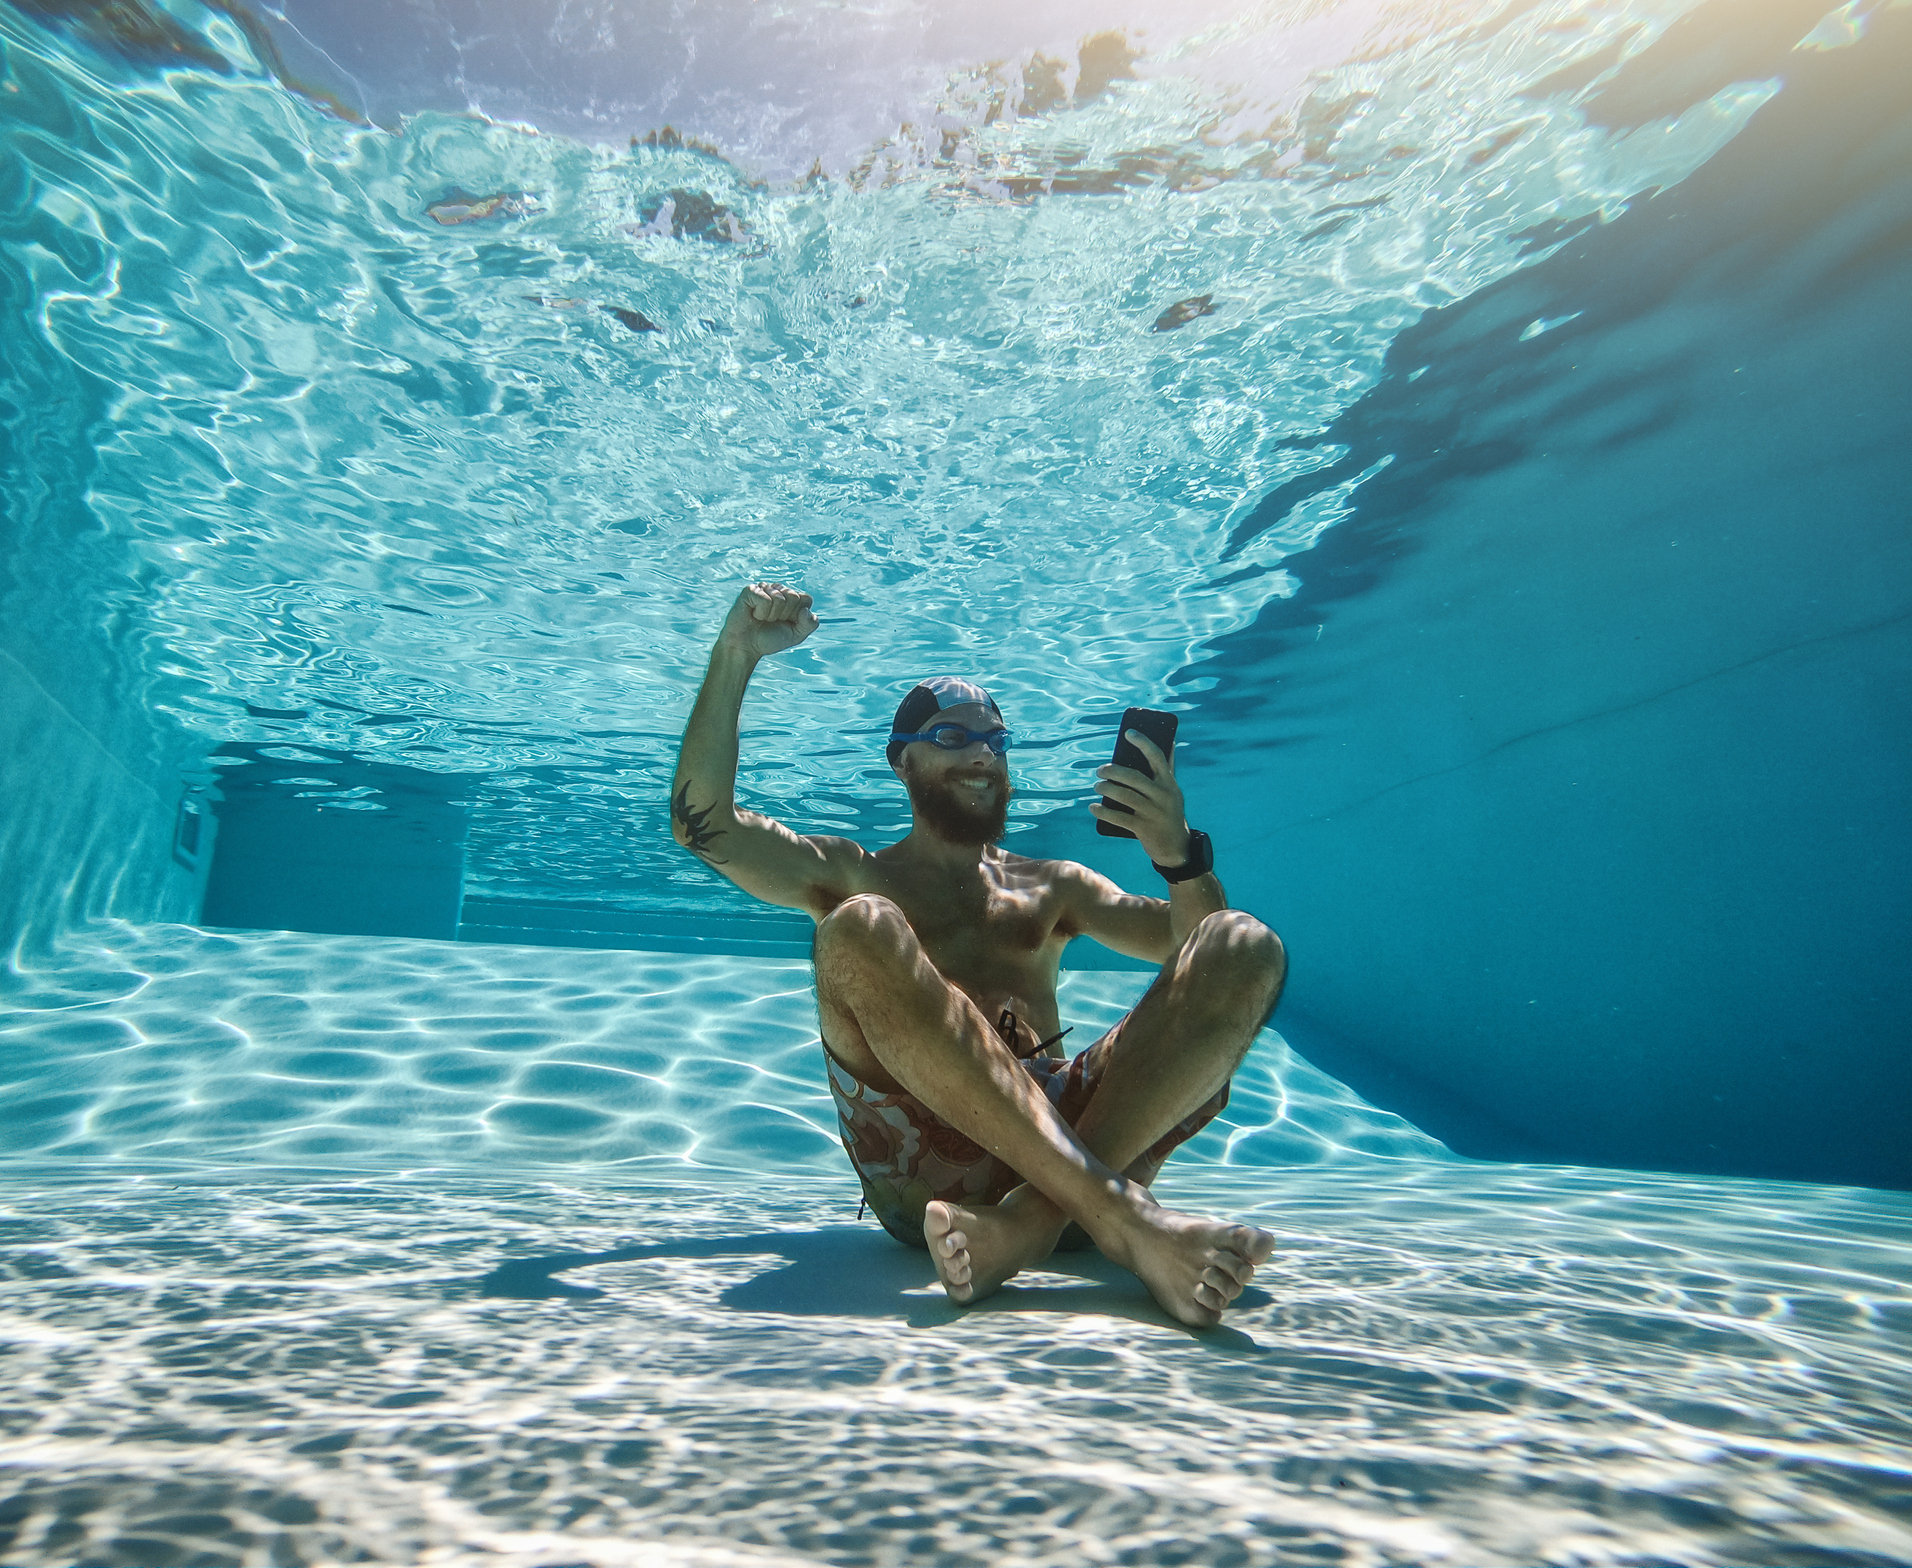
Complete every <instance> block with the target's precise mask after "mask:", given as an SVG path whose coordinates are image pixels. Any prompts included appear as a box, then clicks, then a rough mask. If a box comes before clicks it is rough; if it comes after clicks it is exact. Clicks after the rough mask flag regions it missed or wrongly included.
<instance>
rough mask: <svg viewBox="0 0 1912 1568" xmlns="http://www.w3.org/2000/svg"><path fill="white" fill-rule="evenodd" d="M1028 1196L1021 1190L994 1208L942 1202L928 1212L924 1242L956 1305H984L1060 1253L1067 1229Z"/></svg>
mask: <svg viewBox="0 0 1912 1568" xmlns="http://www.w3.org/2000/svg"><path fill="white" fill-rule="evenodd" d="M1028 1190H1029V1189H1027V1188H1026V1187H1018V1188H1017V1189H1016V1190H1015V1191H1014V1192H1012V1193H1010V1194H1009V1196H1008V1197H1006V1198H1004V1199H1003V1201H1002V1202H1001V1203H998V1204H995V1205H993V1206H992V1205H989V1204H980V1203H979V1204H977V1205H976V1207H975V1208H973V1209H965V1208H959V1207H957V1205H955V1204H953V1203H940V1202H938V1203H931V1204H930V1205H929V1207H928V1208H926V1209H925V1210H924V1211H923V1239H924V1240H925V1241H926V1242H928V1243H929V1255H930V1256H931V1257H932V1258H934V1259H935V1260H936V1277H937V1278H938V1279H940V1280H941V1281H942V1282H943V1289H944V1290H945V1291H947V1292H948V1294H949V1299H950V1300H951V1301H955V1302H960V1303H962V1304H964V1305H967V1304H968V1303H970V1302H972V1301H981V1300H982V1299H983V1297H984V1296H987V1295H988V1294H989V1293H990V1292H991V1291H994V1290H997V1289H999V1288H1000V1287H1001V1286H1002V1283H1003V1281H1004V1280H1006V1279H1008V1278H1009V1277H1010V1276H1011V1275H1014V1274H1019V1273H1021V1272H1022V1271H1023V1270H1024V1269H1027V1268H1034V1267H1035V1266H1036V1264H1038V1263H1040V1262H1041V1261H1042V1260H1043V1259H1044V1258H1046V1257H1048V1256H1049V1254H1050V1253H1052V1252H1054V1251H1055V1250H1056V1241H1057V1239H1058V1238H1059V1237H1060V1236H1061V1234H1062V1225H1061V1223H1059V1222H1058V1221H1057V1220H1056V1218H1055V1211H1054V1210H1053V1209H1052V1208H1050V1207H1049V1205H1048V1204H1046V1203H1042V1204H1040V1205H1038V1204H1034V1203H1030V1202H1027V1201H1019V1200H1021V1199H1022V1198H1023V1195H1024V1194H1025V1193H1026V1192H1028ZM1038 1209H1040V1211H1041V1212H1038Z"/></svg>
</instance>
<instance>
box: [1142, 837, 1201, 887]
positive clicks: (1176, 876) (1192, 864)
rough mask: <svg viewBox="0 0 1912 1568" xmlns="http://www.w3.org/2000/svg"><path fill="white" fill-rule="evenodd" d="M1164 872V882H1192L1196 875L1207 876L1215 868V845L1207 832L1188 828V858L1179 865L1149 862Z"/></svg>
mask: <svg viewBox="0 0 1912 1568" xmlns="http://www.w3.org/2000/svg"><path fill="white" fill-rule="evenodd" d="M1149 864H1150V865H1151V866H1154V867H1155V869H1156V870H1157V871H1159V872H1160V873H1161V874H1162V880H1163V881H1164V882H1192V881H1193V880H1194V879H1195V878H1196V877H1205V876H1207V875H1208V873H1209V872H1211V871H1213V870H1214V869H1215V846H1214V845H1213V844H1211V843H1209V841H1208V835H1207V834H1206V833H1198V832H1196V831H1195V829H1194V828H1190V829H1189V830H1188V859H1186V860H1184V861H1183V862H1182V863H1181V864H1180V865H1179V866H1163V865H1157V864H1156V862H1155V861H1153V860H1151V861H1150V862H1149Z"/></svg>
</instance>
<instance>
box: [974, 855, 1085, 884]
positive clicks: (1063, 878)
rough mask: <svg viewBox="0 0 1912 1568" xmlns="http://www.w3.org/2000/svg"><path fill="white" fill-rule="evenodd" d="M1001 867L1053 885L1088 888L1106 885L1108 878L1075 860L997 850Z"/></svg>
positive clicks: (1019, 876) (1014, 873) (1029, 879)
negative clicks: (1052, 858) (1053, 858)
mask: <svg viewBox="0 0 1912 1568" xmlns="http://www.w3.org/2000/svg"><path fill="white" fill-rule="evenodd" d="M997 854H998V855H999V856H1000V857H1001V859H1000V864H1001V865H1002V867H1003V869H1004V870H1005V871H1007V872H1009V873H1011V874H1012V875H1015V876H1017V877H1018V878H1020V879H1026V880H1027V881H1030V882H1045V883H1048V884H1050V885H1051V886H1054V887H1068V888H1090V887H1102V886H1104V885H1106V883H1107V881H1108V879H1107V878H1106V877H1104V876H1103V875H1102V873H1101V872H1099V871H1093V870H1091V869H1090V868H1089V867H1087V866H1085V865H1083V864H1082V863H1081V862H1080V861H1075V860H1049V859H1045V858H1043V857H1041V856H1037V855H1018V854H1016V853H1015V852H1014V851H1012V850H1006V849H1002V850H998V851H997Z"/></svg>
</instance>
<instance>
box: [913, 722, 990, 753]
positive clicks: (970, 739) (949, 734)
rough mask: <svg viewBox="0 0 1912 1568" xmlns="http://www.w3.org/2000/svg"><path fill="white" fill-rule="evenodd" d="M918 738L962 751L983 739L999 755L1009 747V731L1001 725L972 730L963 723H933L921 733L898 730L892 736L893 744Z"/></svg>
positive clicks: (942, 747)
mask: <svg viewBox="0 0 1912 1568" xmlns="http://www.w3.org/2000/svg"><path fill="white" fill-rule="evenodd" d="M917 740H926V741H928V742H929V743H930V744H931V745H932V746H935V747H937V748H938V749H939V750H942V751H962V750H964V749H965V748H966V747H968V746H970V745H973V744H974V743H975V742H976V741H981V742H982V743H983V744H984V745H985V746H987V747H988V748H989V749H990V750H991V751H993V752H994V753H995V754H996V755H997V756H999V757H1000V756H1001V755H1002V754H1003V753H1004V752H1005V751H1007V750H1008V749H1009V731H1008V730H1006V729H1003V728H1002V727H1001V726H1000V725H998V726H997V727H996V728H995V729H993V730H972V729H968V728H965V727H964V726H963V725H961V724H932V725H931V726H930V727H929V728H928V729H926V730H924V731H923V732H922V733H921V734H920V735H905V734H904V733H903V732H902V731H900V730H898V731H896V732H895V733H894V734H892V735H891V736H890V742H891V744H892V745H894V744H895V743H896V742H898V741H901V742H902V743H903V744H904V745H905V746H907V745H908V744H909V743H910V742H911V741H917Z"/></svg>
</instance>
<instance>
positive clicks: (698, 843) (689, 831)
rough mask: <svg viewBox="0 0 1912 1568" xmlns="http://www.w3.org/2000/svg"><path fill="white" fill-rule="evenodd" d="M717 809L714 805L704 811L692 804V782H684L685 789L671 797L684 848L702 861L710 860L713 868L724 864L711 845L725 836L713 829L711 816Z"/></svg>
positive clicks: (719, 830)
mask: <svg viewBox="0 0 1912 1568" xmlns="http://www.w3.org/2000/svg"><path fill="white" fill-rule="evenodd" d="M716 809H717V807H716V806H715V805H714V804H712V805H709V806H706V807H705V808H704V809H703V810H702V811H699V810H697V809H696V808H695V807H694V806H692V805H691V803H690V780H689V779H685V780H684V787H683V788H682V789H680V790H678V792H677V793H676V794H675V795H673V796H672V797H671V821H672V822H674V823H676V824H677V829H678V832H679V833H680V834H681V835H682V837H683V840H684V847H685V848H686V849H688V850H689V851H690V852H691V853H692V854H693V855H695V856H697V857H698V858H699V859H700V860H708V861H709V862H710V863H711V864H712V865H713V866H721V865H723V864H724V857H723V856H722V855H719V854H716V853H714V852H713V851H712V849H711V847H710V846H711V845H712V844H714V843H715V842H716V841H717V840H718V839H720V838H722V837H723V836H724V830H723V829H722V828H713V827H711V826H710V825H709V824H710V814H711V813H712V812H713V811H715V810H716Z"/></svg>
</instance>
